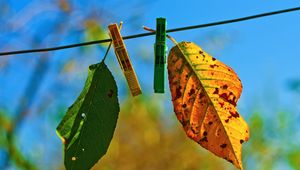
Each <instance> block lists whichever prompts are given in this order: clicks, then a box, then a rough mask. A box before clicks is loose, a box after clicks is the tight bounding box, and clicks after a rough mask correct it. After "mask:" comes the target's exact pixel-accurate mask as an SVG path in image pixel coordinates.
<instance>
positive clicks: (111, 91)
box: [107, 89, 114, 98]
mask: <svg viewBox="0 0 300 170" xmlns="http://www.w3.org/2000/svg"><path fill="white" fill-rule="evenodd" d="M113 94H114V91H113V90H112V89H110V90H109V92H108V93H107V96H108V97H109V98H111V97H112V96H113Z"/></svg>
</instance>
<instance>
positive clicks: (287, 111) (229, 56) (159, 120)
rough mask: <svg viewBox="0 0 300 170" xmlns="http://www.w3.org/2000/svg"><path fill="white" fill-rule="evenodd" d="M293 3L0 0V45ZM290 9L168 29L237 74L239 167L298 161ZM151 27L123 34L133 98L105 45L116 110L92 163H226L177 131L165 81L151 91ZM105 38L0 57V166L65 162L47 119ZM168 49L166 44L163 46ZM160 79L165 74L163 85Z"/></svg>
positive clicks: (187, 166) (71, 96)
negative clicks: (133, 75)
mask: <svg viewBox="0 0 300 170" xmlns="http://www.w3.org/2000/svg"><path fill="white" fill-rule="evenodd" d="M296 6H300V2H299V1H295V0H285V1H259V0H252V1H236V0H227V1H217V0H211V1H197V0H191V1H189V0H185V1H180V0H172V1H170V0H151V1H150V0H144V1H141V0H132V1H124V0H113V1H111V0H101V1H98V0H73V1H71V0H43V1H39V0H22V1H18V0H0V51H1V52H4V51H11V50H20V49H32V48H42V47H52V46H59V45H66V44H71V43H78V42H83V41H90V40H97V39H103V38H108V34H107V25H108V24H110V23H113V22H117V23H119V22H120V21H123V22H124V24H123V28H122V34H123V35H131V34H136V33H143V32H145V31H144V30H143V29H142V26H143V25H145V26H148V27H151V28H154V29H155V19H156V18H157V17H166V18H167V21H168V28H177V27H183V26H190V25H195V24H201V23H208V22H213V21H219V20H226V19H233V18H237V17H243V16H247V15H254V14H258V13H264V12H269V11H273V10H280V9H284V8H291V7H296ZM299 17H300V12H293V13H288V14H282V15H276V16H271V17H266V18H262V19H256V20H251V21H245V22H239V23H233V24H228V25H221V26H215V27H209V28H203V29H197V30H189V31H184V32H176V33H172V34H171V36H173V37H174V38H175V39H176V40H177V41H178V42H180V41H193V42H195V43H197V44H198V45H200V46H201V47H202V48H203V49H204V50H205V51H207V52H208V53H210V54H211V55H213V56H214V57H215V58H217V59H219V60H221V61H223V62H225V63H226V64H228V65H230V66H231V67H232V68H233V69H234V70H235V71H236V72H237V74H238V75H239V77H240V79H241V80H242V83H243V86H244V90H243V93H242V97H241V99H240V101H239V103H238V108H239V111H240V113H241V114H242V115H243V117H244V118H245V119H246V121H247V122H248V124H249V126H250V129H251V138H250V140H249V142H247V143H245V144H244V147H243V163H244V166H245V169H249V170H250V169H251V170H252V169H257V170H260V169H262V170H265V169H266V170H268V169H274V170H293V169H300V133H299V132H300V131H299V128H300V126H299V122H300V115H299V111H300V104H299V101H300V74H299V73H300V69H299V62H300V48H299V40H300V33H299V30H300V22H299ZM154 41H155V37H154V36H150V37H142V38H138V39H131V40H126V42H125V43H126V45H127V48H128V51H129V54H130V56H131V58H132V63H133V66H134V68H135V69H136V72H137V76H138V78H139V80H140V83H141V86H142V90H143V95H141V96H139V97H135V98H132V97H131V95H130V93H129V91H128V87H127V84H126V82H125V78H124V76H123V75H122V72H121V70H120V68H119V66H118V63H117V60H116V57H115V55H114V53H113V50H111V51H110V53H109V56H108V58H107V60H106V63H107V64H108V66H109V68H110V69H111V71H112V73H113V75H114V76H115V79H116V81H117V84H118V89H119V100H120V105H121V112H120V116H119V120H118V124H117V128H116V132H115V135H114V138H113V140H112V143H111V146H110V147H109V150H108V153H107V155H106V156H105V157H103V159H102V160H100V161H99V162H98V164H96V165H95V166H94V167H93V169H94V170H97V169H99V170H123V169H124V170H127V169H128V170H140V169H143V170H150V169H151V170H152V169H161V170H174V169H178V170H202V169H203V170H210V169H211V170H214V169H216V170H220V169H228V170H229V169H235V168H234V167H233V166H232V165H231V164H230V163H228V162H226V161H225V160H222V159H220V158H217V157H216V156H214V155H213V154H211V153H209V152H208V151H206V150H205V149H203V148H201V147H200V146H199V145H198V144H196V143H194V142H193V141H192V140H190V139H188V138H187V137H186V136H185V133H184V131H183V129H182V127H181V125H180V123H179V122H178V121H177V120H176V117H175V115H174V113H173V108H172V104H171V97H170V93H169V88H168V85H167V86H166V93H165V94H154V93H153V86H152V85H153V67H154V66H153V61H154V55H153V44H154ZM107 45H108V44H101V45H93V46H86V47H80V48H73V49H66V50H61V51H55V52H48V53H35V54H22V55H11V56H1V57H0V169H4V170H13V169H45V170H52V169H54V170H56V169H64V166H63V148H62V147H63V146H62V143H61V141H60V139H59V138H58V137H57V136H56V133H55V128H56V126H57V125H58V123H59V121H60V119H61V118H62V116H63V115H64V113H65V112H66V110H67V108H68V106H70V105H71V104H72V103H73V101H74V100H75V99H76V97H77V96H78V95H79V92H80V91H81V88H82V87H83V85H84V82H85V78H86V76H87V70H88V66H89V65H91V64H94V63H97V62H99V61H100V60H101V59H102V58H103V55H104V53H105V50H106V47H107ZM172 46H173V44H172V42H168V48H169V49H170V48H171V47H172ZM166 83H167V82H166Z"/></svg>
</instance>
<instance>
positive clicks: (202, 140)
mask: <svg viewBox="0 0 300 170" xmlns="http://www.w3.org/2000/svg"><path fill="white" fill-rule="evenodd" d="M199 142H208V140H207V137H206V136H204V137H203V138H201V139H200V140H199ZM199 142H198V143H199Z"/></svg>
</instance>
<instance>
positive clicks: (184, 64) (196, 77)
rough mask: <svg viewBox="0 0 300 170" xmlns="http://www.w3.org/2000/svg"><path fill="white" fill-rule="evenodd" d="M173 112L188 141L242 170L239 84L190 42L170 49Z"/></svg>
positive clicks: (244, 130) (246, 131) (243, 129)
mask: <svg viewBox="0 0 300 170" xmlns="http://www.w3.org/2000/svg"><path fill="white" fill-rule="evenodd" d="M168 74H169V85H170V90H171V95H172V101H173V106H174V111H175V113H176V116H177V118H178V120H179V121H180V122H181V124H182V125H183V128H184V130H185V132H186V134H187V136H188V137H190V138H191V139H193V140H194V141H196V142H197V143H199V144H200V145H201V146H202V147H204V148H206V149H207V150H209V151H211V152H212V153H214V154H215V155H217V156H219V157H221V158H224V159H226V160H227V161H229V162H231V163H232V164H234V165H235V166H236V167H237V168H239V169H243V165H242V160H241V154H242V143H243V142H245V141H247V140H248V139H249V129H248V125H247V123H246V122H245V121H244V119H243V118H242V116H241V115H240V114H239V113H238V112H237V109H236V103H237V100H238V99H239V98H240V95H241V92H242V84H241V81H240V79H239V78H238V76H237V75H236V73H235V72H234V71H233V70H232V69H231V68H230V67H229V66H227V65H225V64H224V63H222V62H220V61H218V60H216V59H215V58H213V57H212V56H210V55H209V54H207V53H206V52H204V51H203V50H202V49H201V48H200V47H199V46H197V45H196V44H194V43H192V42H181V43H179V44H177V45H176V46H175V47H173V48H172V49H171V51H170V53H169V57H168Z"/></svg>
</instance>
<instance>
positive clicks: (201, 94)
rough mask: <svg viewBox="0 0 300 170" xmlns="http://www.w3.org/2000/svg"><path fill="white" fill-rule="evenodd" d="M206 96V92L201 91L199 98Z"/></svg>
mask: <svg viewBox="0 0 300 170" xmlns="http://www.w3.org/2000/svg"><path fill="white" fill-rule="evenodd" d="M204 96H205V94H204V92H203V91H201V92H200V94H199V98H200V99H201V98H202V97H204Z"/></svg>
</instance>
